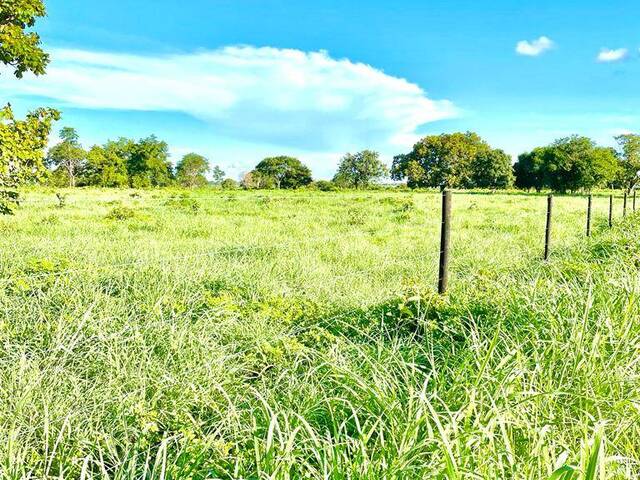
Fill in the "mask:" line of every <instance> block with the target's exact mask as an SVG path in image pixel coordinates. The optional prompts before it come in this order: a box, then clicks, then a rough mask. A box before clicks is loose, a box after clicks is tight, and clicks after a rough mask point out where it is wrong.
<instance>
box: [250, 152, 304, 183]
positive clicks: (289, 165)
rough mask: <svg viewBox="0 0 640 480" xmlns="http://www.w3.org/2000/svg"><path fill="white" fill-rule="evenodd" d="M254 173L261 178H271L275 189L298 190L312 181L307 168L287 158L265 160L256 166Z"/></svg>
mask: <svg viewBox="0 0 640 480" xmlns="http://www.w3.org/2000/svg"><path fill="white" fill-rule="evenodd" d="M254 172H255V173H257V174H259V175H260V177H261V178H265V177H266V178H271V179H272V180H273V182H274V183H275V186H276V188H299V187H303V186H305V185H309V184H310V183H311V182H312V181H313V179H312V178H311V170H309V168H308V167H307V166H305V165H304V164H303V163H302V162H301V161H300V160H298V159H297V158H293V157H287V156H279V157H269V158H265V159H264V160H262V161H261V162H260V163H258V165H256V168H255V169H254Z"/></svg>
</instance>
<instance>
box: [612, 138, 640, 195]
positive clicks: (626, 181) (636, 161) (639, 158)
mask: <svg viewBox="0 0 640 480" xmlns="http://www.w3.org/2000/svg"><path fill="white" fill-rule="evenodd" d="M615 139H616V141H617V142H618V145H619V147H620V170H619V172H618V175H619V180H620V183H622V185H623V186H624V188H626V189H627V190H631V189H632V188H634V186H636V185H637V184H638V180H639V178H638V177H639V174H640V135H637V134H633V133H628V134H625V135H618V136H617V137H615Z"/></svg>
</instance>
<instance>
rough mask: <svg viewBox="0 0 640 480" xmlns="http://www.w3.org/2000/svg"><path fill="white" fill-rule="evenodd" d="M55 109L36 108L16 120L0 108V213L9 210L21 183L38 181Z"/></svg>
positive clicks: (42, 174) (43, 170)
mask: <svg viewBox="0 0 640 480" xmlns="http://www.w3.org/2000/svg"><path fill="white" fill-rule="evenodd" d="M59 118H60V114H59V112H58V111H57V110H52V109H38V110H36V111H35V112H33V113H29V114H28V115H27V117H26V118H25V119H24V120H16V119H15V117H14V116H13V112H12V111H11V108H10V107H5V108H3V109H0V213H4V214H8V213H12V211H13V208H12V207H13V206H14V205H15V203H16V201H17V192H16V189H17V188H18V187H20V186H21V185H25V184H29V183H35V182H40V181H42V180H43V179H44V178H45V176H46V174H47V168H46V165H45V162H44V159H45V156H44V152H45V149H46V148H47V143H48V141H49V134H50V133H51V126H52V124H53V122H54V121H55V120H58V119H59Z"/></svg>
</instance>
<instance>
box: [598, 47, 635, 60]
mask: <svg viewBox="0 0 640 480" xmlns="http://www.w3.org/2000/svg"><path fill="white" fill-rule="evenodd" d="M628 56H629V50H627V49H626V48H617V49H614V50H610V49H608V48H603V49H602V50H600V53H599V54H598V57H597V59H598V61H599V62H601V63H610V62H619V61H620V60H624V59H625V58H627V57H628Z"/></svg>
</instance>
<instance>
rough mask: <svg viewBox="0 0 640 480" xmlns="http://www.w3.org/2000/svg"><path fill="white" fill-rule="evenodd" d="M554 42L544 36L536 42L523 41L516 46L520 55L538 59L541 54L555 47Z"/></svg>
mask: <svg viewBox="0 0 640 480" xmlns="http://www.w3.org/2000/svg"><path fill="white" fill-rule="evenodd" d="M554 45H555V44H554V43H553V41H552V40H551V39H550V38H548V37H545V36H542V37H540V38H538V39H536V40H532V41H530V42H529V41H527V40H521V41H519V42H518V43H517V44H516V52H517V53H518V54H520V55H526V56H529V57H537V56H538V55H540V54H541V53H544V52H546V51H547V50H550V49H551V48H553V47H554Z"/></svg>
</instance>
